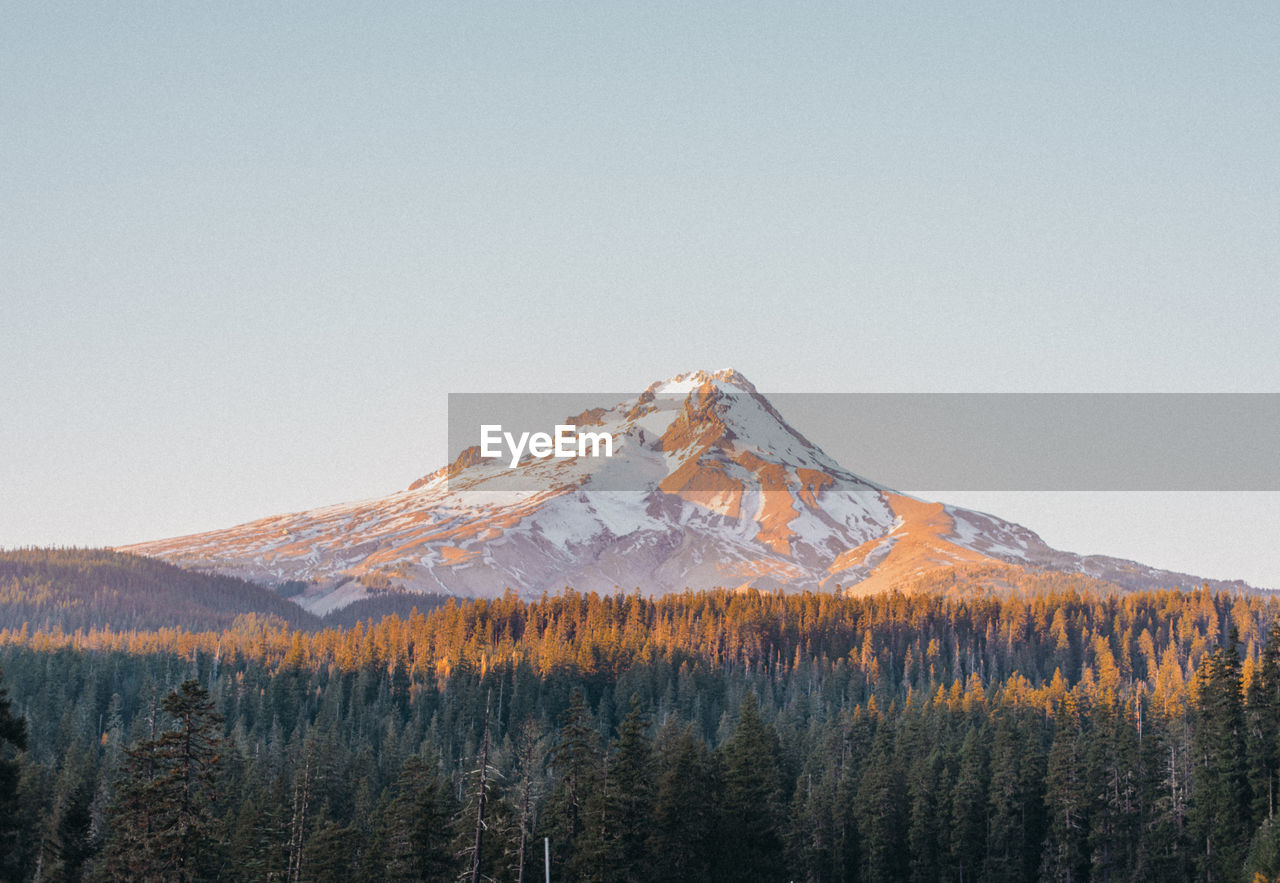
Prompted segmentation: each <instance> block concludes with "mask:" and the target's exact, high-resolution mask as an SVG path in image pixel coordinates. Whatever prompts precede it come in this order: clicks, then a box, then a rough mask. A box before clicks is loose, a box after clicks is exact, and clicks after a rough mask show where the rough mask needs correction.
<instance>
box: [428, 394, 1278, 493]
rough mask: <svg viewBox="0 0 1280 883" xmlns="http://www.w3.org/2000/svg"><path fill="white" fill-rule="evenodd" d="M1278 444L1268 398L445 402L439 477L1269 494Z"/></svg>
mask: <svg viewBox="0 0 1280 883" xmlns="http://www.w3.org/2000/svg"><path fill="white" fill-rule="evenodd" d="M557 427H558V428H557ZM792 430H794V431H792ZM606 437H607V438H608V441H607V442H606V440H605V438H606ZM1278 439H1280V394H1277V393H1160V394H1152V393H1132V394H1130V393H1115V394H1094V393H942V394H933V393H912V394H898V393H853V394H828V393H786V394H777V395H771V396H767V397H764V396H760V395H758V394H756V393H751V392H736V391H724V390H709V389H703V390H700V391H699V390H694V391H689V392H677V393H665V392H664V393H659V394H656V395H655V394H654V393H652V392H650V393H644V394H601V393H553V394H536V395H535V394H528V393H511V394H506V393H457V394H451V395H450V396H449V451H450V462H451V463H452V462H455V461H456V465H455V467H453V468H451V469H449V470H446V472H445V473H444V474H443V475H442V476H441V478H442V480H443V481H444V482H446V483H448V484H449V486H450V489H457V490H462V489H473V490H495V491H496V490H511V491H520V490H525V491H538V490H546V489H548V488H551V487H556V486H563V485H564V484H565V483H572V484H574V485H577V486H582V487H584V488H586V489H594V490H618V491H645V490H649V489H651V488H652V487H654V486H655V485H662V486H663V487H665V488H667V489H673V488H674V489H680V490H685V491H701V492H715V491H723V490H724V489H726V488H729V487H732V486H734V485H736V484H737V483H738V482H737V479H738V478H740V477H741V475H742V474H743V473H744V472H745V471H750V472H753V473H755V474H759V475H765V476H766V481H765V483H764V484H763V485H761V488H762V489H763V490H767V489H768V483H769V482H770V481H773V480H775V479H773V478H769V477H768V476H770V475H772V474H773V473H771V472H770V467H765V468H764V471H763V472H761V471H760V469H761V467H760V464H761V463H762V462H763V463H773V464H781V465H783V466H789V467H795V468H798V469H802V470H810V472H805V473H802V475H810V474H811V473H812V472H825V473H827V474H829V475H832V476H833V477H834V478H836V479H839V481H838V485H839V487H840V488H841V489H845V490H857V489H858V488H859V486H860V485H859V483H858V479H859V477H861V478H864V479H866V480H867V481H868V482H872V483H875V484H877V485H880V486H884V487H888V488H893V489H898V490H907V491H911V490H921V489H928V490H930V491H1277V490H1280V457H1277V440H1278ZM837 464H838V465H837ZM801 480H803V478H801Z"/></svg>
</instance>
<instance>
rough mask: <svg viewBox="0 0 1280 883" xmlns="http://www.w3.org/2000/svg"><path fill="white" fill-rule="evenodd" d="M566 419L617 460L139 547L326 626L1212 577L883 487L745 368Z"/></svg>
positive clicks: (487, 463) (576, 462)
mask: <svg viewBox="0 0 1280 883" xmlns="http://www.w3.org/2000/svg"><path fill="white" fill-rule="evenodd" d="M566 422H567V423H570V424H574V425H576V426H579V427H583V428H589V429H590V430H591V431H593V432H596V433H607V434H608V435H609V437H610V438H611V439H612V441H613V447H614V455H613V456H612V457H608V458H603V457H601V458H593V457H573V458H551V457H547V458H537V457H531V456H529V455H527V454H526V455H525V456H524V458H523V459H521V460H519V462H518V464H517V465H516V466H515V467H514V468H510V467H509V464H508V463H507V462H506V461H505V460H504V459H502V458H497V459H489V458H484V457H481V456H480V450H479V448H478V447H477V448H469V449H467V450H465V451H463V452H462V453H461V454H460V455H459V456H458V457H457V459H456V460H455V461H454V462H453V463H452V464H450V465H449V466H446V467H444V468H442V469H439V470H437V471H436V472H433V473H431V474H430V475H428V476H426V477H424V478H422V479H419V480H418V481H415V482H414V483H413V484H412V485H410V487H409V488H408V489H406V490H404V491H400V492H399V493H394V494H391V495H389V496H386V497H380V498H377V499H372V500H366V501H364V502H359V503H348V504H343V505H338V506H329V507H326V508H322V509H313V510H310V511H306V512H298V513H294V514H290V515H280V516H276V517H273V518H264V519H261V520H259V521H254V522H250V523H248V524H244V525H240V526H238V527H232V528H228V529H226V530H218V531H212V532H209V533H203V534H196V535H193V536H186V537H178V538H176V539H169V540H160V541H156V542H149V543H142V544H138V545H135V546H130V547H126V548H125V549H123V550H122V551H128V552H134V553H138V554H143V555H151V556H155V557H158V558H162V559H164V560H166V561H169V562H172V563H174V564H178V565H180V566H183V567H188V568H193V569H199V570H207V571H216V572H220V573H226V574H231V575H234V576H239V577H243V578H247V579H251V580H255V581H258V582H263V583H268V584H276V583H282V582H286V581H298V582H305V583H307V586H306V588H305V590H303V591H302V592H301V593H299V594H298V595H297V596H296V597H295V600H297V601H298V602H299V603H301V604H302V605H303V606H304V607H306V608H307V609H309V610H311V611H313V612H316V613H324V612H327V611H330V610H334V609H337V608H340V607H343V606H345V605H347V604H350V603H352V602H354V601H357V600H360V599H363V598H366V597H369V596H370V595H372V594H377V593H381V592H386V591H417V592H438V593H447V594H456V595H464V596H493V595H498V594H501V593H502V592H503V591H505V590H506V589H507V588H511V589H514V590H515V591H517V592H519V593H520V594H524V595H537V594H540V593H541V592H543V591H556V590H559V589H561V588H563V587H564V586H573V587H574V588H577V589H580V590H583V591H587V590H596V591H615V590H619V589H621V590H627V591H630V590H632V589H635V588H637V587H638V588H639V589H640V590H641V591H642V592H644V593H646V594H661V593H665V592H672V591H680V590H683V589H685V588H691V589H703V588H711V587H716V586H720V587H728V588H733V587H743V586H754V587H756V588H762V589H772V588H786V589H795V590H800V589H817V590H834V589H837V588H839V589H843V590H849V591H857V592H860V593H861V592H873V591H878V590H883V589H887V588H889V587H892V586H894V585H900V584H903V583H904V582H906V581H909V580H911V579H913V578H916V577H920V576H921V575H925V574H928V573H930V572H932V571H936V570H938V569H940V568H952V567H957V566H966V567H967V566H970V565H978V566H980V565H992V566H999V567H1010V568H1033V569H1050V570H1061V571H1066V572H1073V573H1083V574H1086V575H1089V576H1093V577H1097V578H1100V579H1105V580H1109V581H1113V582H1116V583H1119V584H1120V585H1122V586H1127V587H1138V586H1157V585H1162V586H1170V587H1171V586H1173V585H1183V586H1187V585H1190V584H1192V583H1193V582H1194V581H1195V580H1194V578H1193V577H1189V576H1187V575H1185V574H1172V573H1168V572H1165V571H1158V570H1153V569H1151V568H1146V567H1144V566H1142V565H1138V564H1135V563H1133V562H1128V561H1121V560H1118V559H1112V558H1104V557H1100V556H1090V557H1082V556H1077V555H1073V554H1071V553H1067V552H1059V551H1057V550H1054V549H1052V548H1050V547H1049V546H1048V545H1046V544H1045V543H1044V542H1043V541H1042V540H1041V539H1040V537H1038V536H1037V535H1036V534H1035V533H1033V532H1032V531H1030V530H1028V529H1026V528H1024V527H1021V526H1019V525H1016V524H1012V523H1010V522H1007V521H1003V520H1001V519H999V518H996V517H994V516H991V515H985V514H982V513H979V512H974V511H970V510H967V509H962V508H958V507H955V506H948V505H945V504H943V503H931V502H926V501H923V500H919V499H916V498H914V497H910V496H907V495H905V494H901V493H896V492H894V491H892V490H890V489H888V488H885V487H882V486H880V485H877V484H876V483H874V482H872V481H869V480H868V479H865V478H862V477H861V476H858V475H856V474H854V473H852V472H850V471H848V470H847V469H845V468H844V467H842V466H841V465H839V464H838V463H836V462H835V461H833V460H832V459H831V458H830V457H828V456H827V455H826V454H825V453H823V452H822V451H821V450H820V449H819V448H818V447H816V446H815V445H813V444H812V443H810V442H809V441H808V440H807V439H806V438H805V437H804V436H803V435H801V434H800V433H799V432H797V431H796V430H795V429H793V428H792V427H791V426H789V425H788V424H787V422H786V421H785V420H784V419H783V418H782V416H781V415H780V414H779V413H778V412H777V411H776V410H775V409H774V408H773V406H772V405H771V404H770V403H769V402H768V401H767V400H766V399H765V398H764V396H762V395H760V394H759V393H758V392H757V391H756V389H755V387H753V386H752V385H751V383H750V382H749V381H747V379H746V378H745V377H743V376H742V375H741V374H738V373H737V372H736V371H732V370H726V371H718V372H713V373H712V372H703V371H698V372H693V373H690V374H681V375H678V376H676V377H673V378H671V379H670V380H666V381H661V382H658V383H655V384H653V385H652V386H650V387H649V388H648V389H647V390H646V391H645V392H644V393H643V394H641V395H640V396H639V398H637V399H636V400H634V401H629V402H622V403H615V404H612V405H608V406H605V407H600V408H595V409H592V410H590V411H587V412H585V413H583V414H579V415H577V416H576V417H571V418H568V420H567V421H566Z"/></svg>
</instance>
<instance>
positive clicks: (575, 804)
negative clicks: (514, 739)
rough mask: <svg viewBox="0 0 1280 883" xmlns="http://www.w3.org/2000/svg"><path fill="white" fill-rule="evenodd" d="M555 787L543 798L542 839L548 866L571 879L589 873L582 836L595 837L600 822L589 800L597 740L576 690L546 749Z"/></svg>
mask: <svg viewBox="0 0 1280 883" xmlns="http://www.w3.org/2000/svg"><path fill="white" fill-rule="evenodd" d="M551 773H552V777H553V779H554V781H555V785H554V786H553V788H552V790H551V795H550V797H549V798H548V800H547V808H546V827H545V829H544V830H545V832H546V835H547V836H549V837H550V838H551V864H552V868H553V875H556V871H555V870H554V869H561V870H560V871H559V874H561V875H563V874H564V873H565V871H566V870H568V871H570V872H571V873H572V874H574V875H575V876H576V875H577V874H578V873H579V872H584V873H585V872H589V871H591V870H592V868H591V867H590V863H589V859H587V858H586V852H587V850H585V849H584V847H586V846H588V845H589V844H588V843H587V840H586V838H587V835H588V833H589V832H590V833H591V834H592V835H596V834H598V833H599V829H600V821H601V820H600V819H599V818H595V817H593V816H594V815H595V814H594V813H593V812H592V806H591V804H592V802H593V801H594V800H596V799H598V798H599V797H600V786H601V782H602V779H603V769H602V767H601V757H600V749H599V736H598V735H597V733H596V731H595V728H594V727H593V726H592V724H591V711H590V709H589V708H588V707H587V701H586V697H585V696H584V695H583V692H582V690H581V689H579V688H576V687H575V688H574V690H573V692H572V693H571V694H570V698H569V707H568V708H567V709H565V712H564V714H563V715H562V717H561V725H560V733H559V737H558V739H557V742H556V744H555V747H554V748H552V751H551Z"/></svg>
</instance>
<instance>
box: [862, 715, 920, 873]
mask: <svg viewBox="0 0 1280 883" xmlns="http://www.w3.org/2000/svg"><path fill="white" fill-rule="evenodd" d="M893 736H894V734H893V728H892V726H891V725H890V723H889V722H888V721H882V722H881V723H880V724H879V726H878V728H877V730H876V736H875V741H874V742H873V743H872V747H871V757H870V758H869V759H868V762H867V765H866V768H865V769H864V771H863V774H862V783H861V786H860V787H859V789H858V800H857V811H858V832H859V834H860V835H861V846H862V854H863V859H864V861H865V877H866V879H867V880H869V881H880V880H883V881H891V880H901V879H903V878H904V877H905V876H906V875H907V870H908V856H907V851H906V846H907V844H906V834H907V829H908V819H907V803H906V801H907V797H908V792H907V791H906V789H904V788H903V787H902V785H903V771H902V769H901V767H900V764H899V763H898V761H897V759H896V755H895V751H896V746H895V744H894V737H893Z"/></svg>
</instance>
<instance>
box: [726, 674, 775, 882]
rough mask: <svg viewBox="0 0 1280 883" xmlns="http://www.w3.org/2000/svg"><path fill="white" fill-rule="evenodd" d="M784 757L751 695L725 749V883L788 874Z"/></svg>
mask: <svg viewBox="0 0 1280 883" xmlns="http://www.w3.org/2000/svg"><path fill="white" fill-rule="evenodd" d="M778 756H779V746H778V736H777V733H776V732H775V731H774V730H773V728H772V727H770V726H768V725H767V724H765V722H764V721H763V720H762V719H761V717H760V708H759V702H758V701H757V699H756V697H755V694H754V693H748V694H747V698H746V700H744V701H743V703H742V706H741V707H740V709H739V713H738V726H737V727H736V728H735V729H734V731H733V735H732V736H731V737H730V738H729V740H728V742H726V743H725V745H724V746H723V748H722V750H721V766H722V767H723V770H724V792H723V796H722V798H721V801H720V824H719V835H718V841H719V842H718V844H717V845H718V847H719V849H718V858H719V861H718V871H719V873H718V875H717V876H718V877H719V878H720V879H723V880H764V879H774V878H779V877H781V876H782V874H783V867H782V865H783V842H782V838H781V835H780V832H781V829H782V826H781V824H780V821H781V819H780V815H781V806H780V800H781V770H780V768H779V757H778Z"/></svg>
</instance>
